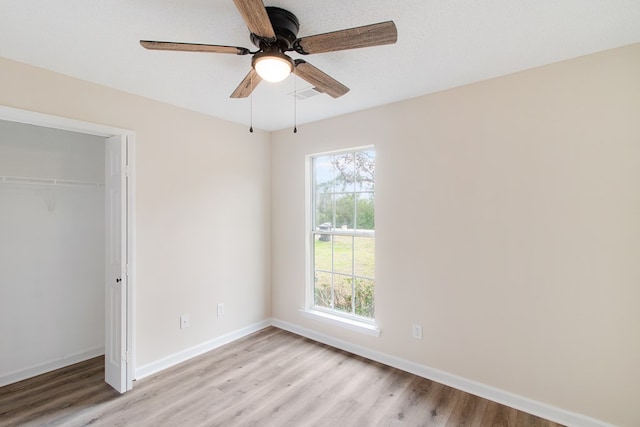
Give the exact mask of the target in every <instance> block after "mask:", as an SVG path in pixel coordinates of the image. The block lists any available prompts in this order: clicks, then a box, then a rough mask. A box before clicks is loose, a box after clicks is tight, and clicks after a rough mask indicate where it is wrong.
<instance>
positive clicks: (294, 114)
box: [293, 67, 298, 133]
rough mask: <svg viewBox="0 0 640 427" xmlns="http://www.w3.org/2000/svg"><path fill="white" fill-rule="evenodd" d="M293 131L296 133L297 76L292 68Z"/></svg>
mask: <svg viewBox="0 0 640 427" xmlns="http://www.w3.org/2000/svg"><path fill="white" fill-rule="evenodd" d="M293 133H298V78H297V77H296V68H295V67H294V68H293Z"/></svg>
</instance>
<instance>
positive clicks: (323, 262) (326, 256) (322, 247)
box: [314, 234, 332, 271]
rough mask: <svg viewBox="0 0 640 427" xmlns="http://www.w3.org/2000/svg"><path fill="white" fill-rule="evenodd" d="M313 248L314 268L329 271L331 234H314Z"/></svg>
mask: <svg viewBox="0 0 640 427" xmlns="http://www.w3.org/2000/svg"><path fill="white" fill-rule="evenodd" d="M314 237H315V250H314V258H315V259H314V264H315V270H325V271H331V249H332V247H331V236H329V235H328V234H316V235H315V236H314Z"/></svg>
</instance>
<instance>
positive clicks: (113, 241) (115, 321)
mask: <svg viewBox="0 0 640 427" xmlns="http://www.w3.org/2000/svg"><path fill="white" fill-rule="evenodd" d="M126 143H127V141H126V136H122V135H116V136H112V137H110V138H108V139H107V143H106V151H105V198H106V200H105V220H106V224H105V232H106V235H105V243H106V248H105V249H106V250H105V254H106V257H105V258H106V260H105V276H106V277H105V280H106V284H105V287H106V291H105V304H106V306H105V316H106V318H105V345H104V349H105V355H104V357H105V381H106V382H107V383H108V384H109V385H111V386H112V387H113V388H114V389H116V390H117V391H119V392H120V393H124V392H125V391H127V389H129V388H130V387H128V382H127V306H126V304H127V285H128V283H127V238H126V236H127V234H126V233H127V182H126V178H125V177H124V176H125V175H126V173H123V172H126V153H127V147H126ZM129 383H130V382H129Z"/></svg>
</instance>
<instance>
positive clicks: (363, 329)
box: [300, 309, 380, 337]
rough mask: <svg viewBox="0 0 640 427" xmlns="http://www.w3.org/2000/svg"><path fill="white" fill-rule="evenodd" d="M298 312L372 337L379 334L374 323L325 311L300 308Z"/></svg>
mask: <svg viewBox="0 0 640 427" xmlns="http://www.w3.org/2000/svg"><path fill="white" fill-rule="evenodd" d="M300 313H301V314H302V315H303V316H304V317H307V318H309V319H313V320H319V321H320V322H324V323H329V324H331V325H334V326H340V327H341V328H345V329H349V330H351V331H355V332H360V333H361V334H367V335H371V336H374V337H379V336H380V329H378V328H377V327H376V325H373V324H370V323H365V322H358V321H357V320H354V319H351V318H347V317H340V316H336V315H333V314H330V313H325V312H323V311H318V310H309V309H305V310H300Z"/></svg>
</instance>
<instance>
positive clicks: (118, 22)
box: [0, 0, 640, 130]
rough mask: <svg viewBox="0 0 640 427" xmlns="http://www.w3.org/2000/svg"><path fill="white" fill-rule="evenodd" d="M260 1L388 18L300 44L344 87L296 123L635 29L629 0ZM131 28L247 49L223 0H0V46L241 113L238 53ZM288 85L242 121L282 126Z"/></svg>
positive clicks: (246, 59)
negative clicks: (352, 36) (368, 36)
mask: <svg viewBox="0 0 640 427" xmlns="http://www.w3.org/2000/svg"><path fill="white" fill-rule="evenodd" d="M266 5H267V6H278V7H282V8H284V9H287V10H289V11H291V12H293V13H294V14H295V15H296V16H297V17H298V19H299V20H300V32H299V34H298V36H299V37H303V36H308V35H313V34H318V33H325V32H329V31H335V30H340V29H343V28H349V27H354V26H360V25H366V24H371V23H376V22H380V21H386V20H393V21H395V23H396V26H397V28H398V43H397V44H395V45H388V46H379V47H373V48H365V49H357V50H350V51H342V52H332V53H324V54H318V55H309V56H307V57H305V60H307V61H308V62H310V63H312V64H313V65H315V66H316V67H318V68H320V69H321V70H323V71H324V72H326V73H328V74H330V75H331V76H332V77H334V78H336V79H337V80H339V81H340V82H342V83H343V84H345V85H346V86H348V87H349V88H350V89H351V91H350V92H349V93H347V94H346V95H344V96H343V97H341V98H338V99H333V98H330V97H329V96H327V95H324V94H322V95H318V96H315V97H312V98H309V99H306V100H302V101H298V103H297V122H298V124H303V123H307V122H312V121H316V120H320V119H323V118H328V117H333V116H337V115H341V114H345V113H349V112H353V111H357V110H362V109H365V108H369V107H373V106H378V105H383V104H388V103H391V102H395V101H400V100H403V99H407V98H412V97H416V96H420V95H425V94H428V93H432V92H436V91H440V90H443V89H447V88H451V87H455V86H460V85H464V84H467V83H471V82H475V81H479V80H484V79H488V78H492V77H496V76H500V75H504V74H509V73H512V72H516V71H520V70H523V69H527V68H531V67H536V66H540V65H544V64H548V63H552V62H557V61H561V60H564V59H569V58H573V57H577V56H581V55H585V54H589V53H593V52H598V51H601V50H606V49H610V48H614V47H618V46H623V45H627V44H631V43H636V42H640V0H403V1H400V0H398V1H389V0H386V1H385V0H349V1H344V0H324V1H311V0H297V1H296V0H268V1H267V2H266ZM140 39H149V40H163V41H179V42H191V43H210V44H222V45H233V46H244V47H248V48H251V49H253V48H254V46H253V45H251V42H250V41H249V32H248V30H247V29H246V26H245V24H244V22H243V21H242V18H241V17H240V14H239V13H238V11H237V10H236V8H235V6H234V4H233V1H232V0H128V1H126V0H110V1H107V0H55V1H52V0H0V40H2V42H0V56H3V57H6V58H10V59H14V60H17V61H20V62H25V63H28V64H32V65H35V66H38V67H42V68H46V69H49V70H53V71H56V72H59V73H63V74H67V75H70V76H74V77H78V78H81V79H84V80H89V81H92V82H96V83H100V84H103V85H106V86H110V87H113V88H117V89H120V90H123V91H126V92H131V93H135V94H138V95H142V96H145V97H148V98H152V99H156V100H160V101H164V102H167V103H170V104H174V105H177V106H180V107H184V108H187V109H191V110H195V111H199V112H202V113H206V114H209V115H212V116H215V117H219V118H223V119H226V120H230V121H233V122H237V123H242V124H245V125H247V126H248V125H249V121H250V117H251V107H250V103H251V100H250V99H230V98H229V95H230V94H231V92H232V91H233V90H234V88H235V87H236V86H237V85H238V83H239V82H240V81H241V80H242V78H243V77H244V76H245V75H246V74H247V72H248V71H249V67H250V61H251V57H250V56H236V55H225V54H209V53H190V52H165V51H149V50H146V49H143V48H142V47H141V46H140V45H139V44H138V40H140ZM291 56H292V57H294V58H297V57H299V55H297V54H292V55H291ZM639 78H640V77H639ZM294 80H297V81H296V83H295V84H294ZM294 85H297V89H298V90H300V89H304V88H306V87H310V85H309V84H308V83H306V82H304V81H302V80H298V79H295V78H294V77H293V76H290V77H289V78H287V79H286V80H285V81H284V82H281V83H276V84H274V83H265V82H263V83H262V84H260V86H258V88H257V89H256V90H255V91H254V94H253V101H252V102H253V125H254V127H256V128H260V129H265V130H278V129H284V128H290V127H292V126H293V120H294V101H293V97H292V96H290V94H291V93H292V92H293V91H294Z"/></svg>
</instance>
